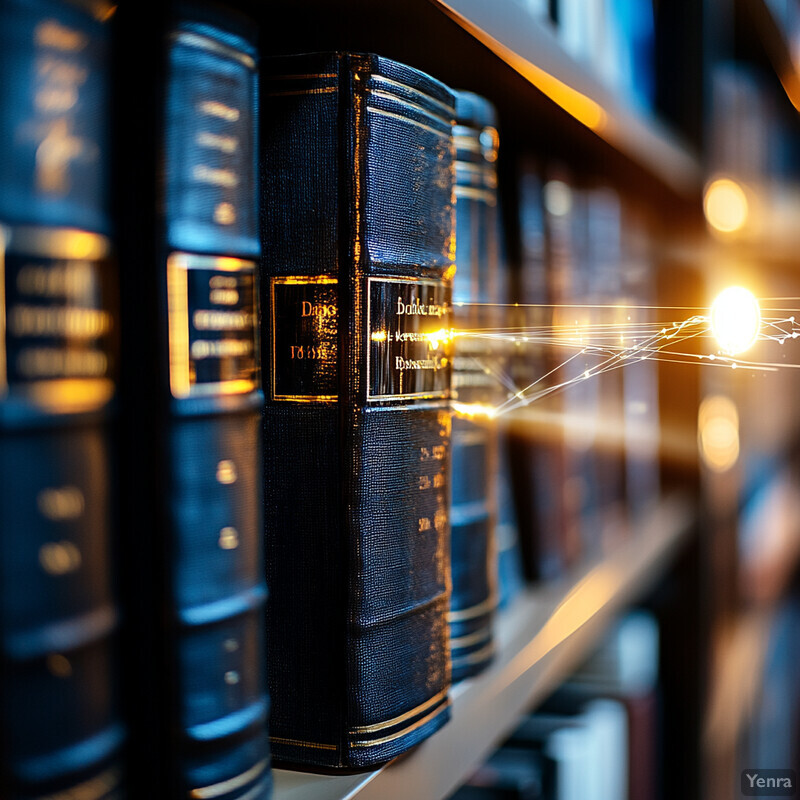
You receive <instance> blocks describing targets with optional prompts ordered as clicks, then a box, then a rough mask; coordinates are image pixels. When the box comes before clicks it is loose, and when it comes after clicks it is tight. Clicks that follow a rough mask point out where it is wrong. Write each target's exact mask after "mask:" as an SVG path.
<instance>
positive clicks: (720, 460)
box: [697, 395, 739, 472]
mask: <svg viewBox="0 0 800 800" xmlns="http://www.w3.org/2000/svg"><path fill="white" fill-rule="evenodd" d="M697 439H698V444H699V446H700V455H701V456H702V458H703V462H704V463H705V464H706V466H707V467H708V468H709V469H711V470H712V471H714V472H726V471H727V470H729V469H730V468H731V467H732V466H733V465H734V464H735V463H736V461H737V459H738V458H739V414H738V412H737V411H736V406H735V405H734V404H733V402H732V401H731V400H730V399H729V398H727V397H724V396H723V395H712V396H710V397H706V398H705V399H704V400H703V402H702V403H701V404H700V411H699V413H698V416H697Z"/></svg>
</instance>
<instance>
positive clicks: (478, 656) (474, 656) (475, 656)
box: [451, 642, 494, 667]
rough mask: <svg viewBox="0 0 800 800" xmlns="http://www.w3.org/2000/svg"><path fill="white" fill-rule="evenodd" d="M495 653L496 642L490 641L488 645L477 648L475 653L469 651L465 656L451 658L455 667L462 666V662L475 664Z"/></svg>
mask: <svg viewBox="0 0 800 800" xmlns="http://www.w3.org/2000/svg"><path fill="white" fill-rule="evenodd" d="M492 653H494V642H490V643H489V644H487V645H486V647H482V648H481V649H480V650H476V651H475V652H474V653H467V654H466V655H463V656H455V657H454V658H451V662H452V664H453V666H454V667H457V666H460V665H461V664H474V663H476V662H478V661H483V660H484V659H486V658H488V657H489V656H490V655H492Z"/></svg>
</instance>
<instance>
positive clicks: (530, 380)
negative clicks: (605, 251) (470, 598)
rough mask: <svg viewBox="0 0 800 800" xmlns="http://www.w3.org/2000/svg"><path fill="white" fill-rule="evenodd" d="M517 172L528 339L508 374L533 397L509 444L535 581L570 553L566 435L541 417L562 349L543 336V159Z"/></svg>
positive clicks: (518, 310) (555, 572) (548, 314)
mask: <svg viewBox="0 0 800 800" xmlns="http://www.w3.org/2000/svg"><path fill="white" fill-rule="evenodd" d="M518 176H519V177H518V182H517V186H516V198H515V199H516V211H517V213H516V218H517V220H518V234H517V239H516V249H515V258H514V262H515V263H514V268H515V270H516V280H515V282H514V285H515V293H514V295H513V297H512V299H513V300H514V302H515V303H518V304H519V306H518V307H515V308H514V309H512V312H513V313H514V320H515V325H516V326H517V327H519V328H521V329H523V336H522V339H523V341H521V342H520V343H519V346H518V347H516V348H515V352H514V353H513V355H512V358H511V375H512V377H513V379H514V383H515V385H516V386H518V387H519V388H520V389H521V390H522V391H523V394H524V396H525V397H526V398H529V400H530V403H529V405H528V406H527V407H526V408H524V409H521V410H520V411H519V412H518V413H516V414H514V415H512V419H511V424H510V426H509V451H510V458H511V460H512V465H513V467H512V477H513V489H514V502H515V506H516V509H517V517H518V520H519V531H520V533H519V540H520V549H521V551H522V563H523V567H524V571H525V576H526V577H527V578H528V580H530V581H540V580H549V579H553V578H557V577H559V576H560V575H562V574H563V572H564V569H565V564H566V560H567V555H566V552H565V547H564V542H563V537H564V535H563V531H564V529H565V520H566V517H565V514H566V512H565V500H564V488H563V486H564V480H565V460H564V450H563V438H562V437H561V436H560V435H558V434H557V433H556V430H555V426H553V425H552V424H546V423H537V422H536V420H537V418H538V415H540V414H541V416H542V418H543V419H544V420H557V419H558V418H559V415H560V408H561V406H560V403H561V397H560V396H558V395H557V394H554V395H549V396H548V395H547V391H548V390H549V389H551V388H552V387H553V386H554V385H555V383H556V382H557V380H558V376H557V374H555V375H553V376H552V377H548V376H550V375H551V374H552V373H553V371H554V370H556V371H557V368H558V365H559V363H560V360H561V359H563V358H564V357H565V356H564V353H563V351H562V349H561V348H560V347H558V346H556V345H553V344H549V343H548V342H547V341H546V340H547V337H548V333H549V331H550V329H551V326H552V324H553V309H552V303H553V302H555V301H554V300H553V297H554V296H555V292H554V287H553V277H554V271H553V270H552V269H550V268H549V267H548V251H547V242H548V238H547V236H546V227H545V207H544V193H543V182H542V178H541V174H540V170H539V168H538V165H537V164H535V163H534V162H532V161H530V160H527V159H522V160H521V161H520V163H519V167H518ZM556 206H557V204H556ZM556 210H558V208H557V207H556ZM552 235H553V234H552V232H551V237H552ZM526 338H527V340H528V341H525V339H526ZM542 340H545V341H542ZM539 395H541V396H539ZM528 412H533V413H532V414H531V413H528Z"/></svg>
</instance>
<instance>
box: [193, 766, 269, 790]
mask: <svg viewBox="0 0 800 800" xmlns="http://www.w3.org/2000/svg"><path fill="white" fill-rule="evenodd" d="M268 766H269V759H268V758H265V759H263V760H262V761H259V762H258V763H257V764H256V765H255V766H252V767H250V769H248V770H247V771H246V772H242V773H241V774H240V775H236V776H235V777H233V778H228V780H226V781H220V782H219V783H212V784H210V785H208V786H201V787H199V788H197V789H192V790H191V791H190V792H189V797H196V798H198V800H206V798H211V797H219V796H220V795H223V794H227V793H228V792H232V791H234V790H235V789H241V788H242V786H244V785H245V784H247V783H250V781H252V780H255V779H256V778H257V777H258V776H259V775H261V773H262V772H264V770H265V769H266V768H267V767H268Z"/></svg>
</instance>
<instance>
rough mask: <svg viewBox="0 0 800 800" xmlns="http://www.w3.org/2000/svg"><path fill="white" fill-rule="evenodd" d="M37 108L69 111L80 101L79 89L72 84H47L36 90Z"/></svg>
mask: <svg viewBox="0 0 800 800" xmlns="http://www.w3.org/2000/svg"><path fill="white" fill-rule="evenodd" d="M34 102H35V104H36V108H38V109H39V110H40V111H44V112H46V113H58V112H62V113H63V112H64V111H69V110H70V109H71V108H72V107H73V106H74V105H75V103H77V102H78V90H77V89H75V88H74V87H72V86H53V85H51V84H47V85H45V86H43V87H42V88H41V89H39V91H38V92H36V96H35V98H34Z"/></svg>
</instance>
